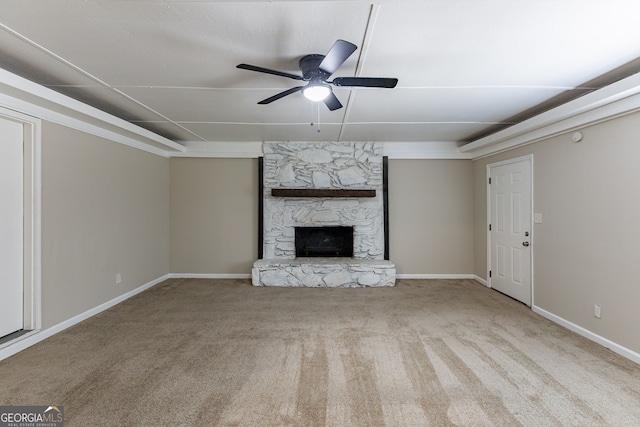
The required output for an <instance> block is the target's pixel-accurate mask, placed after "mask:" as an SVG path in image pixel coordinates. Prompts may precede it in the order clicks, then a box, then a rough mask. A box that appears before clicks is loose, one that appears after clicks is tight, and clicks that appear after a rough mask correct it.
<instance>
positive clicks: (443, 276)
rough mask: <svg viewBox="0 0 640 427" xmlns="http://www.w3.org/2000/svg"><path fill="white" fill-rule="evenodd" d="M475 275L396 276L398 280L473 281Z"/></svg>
mask: <svg viewBox="0 0 640 427" xmlns="http://www.w3.org/2000/svg"><path fill="white" fill-rule="evenodd" d="M476 277H477V276H476V275H475V274H396V278H398V279H475V278H476Z"/></svg>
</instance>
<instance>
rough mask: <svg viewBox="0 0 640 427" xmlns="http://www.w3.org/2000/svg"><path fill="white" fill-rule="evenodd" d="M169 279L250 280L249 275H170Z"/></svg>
mask: <svg viewBox="0 0 640 427" xmlns="http://www.w3.org/2000/svg"><path fill="white" fill-rule="evenodd" d="M169 277H170V278H172V279H251V274H250V273H242V274H200V273H171V274H169Z"/></svg>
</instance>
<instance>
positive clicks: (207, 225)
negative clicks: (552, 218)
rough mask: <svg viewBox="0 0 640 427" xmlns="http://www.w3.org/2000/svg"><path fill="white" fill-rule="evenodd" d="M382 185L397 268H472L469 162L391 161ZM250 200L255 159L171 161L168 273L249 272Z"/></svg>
mask: <svg viewBox="0 0 640 427" xmlns="http://www.w3.org/2000/svg"><path fill="white" fill-rule="evenodd" d="M389 187H390V188H389V194H390V196H389V202H390V203H389V204H390V212H389V217H390V221H391V224H390V227H389V228H390V230H391V231H390V253H391V259H392V260H393V261H394V262H395V263H396V264H397V268H398V273H400V274H471V273H473V245H472V242H473V164H472V162H471V161H470V160H427V161H425V160H392V161H390V164H389ZM257 198H258V163H257V160H255V159H202V158H200V159H198V158H195V159H194V158H191V159H188V158H173V159H171V272H172V273H178V274H179V273H183V274H249V273H250V272H251V266H252V264H253V262H254V261H255V260H256V259H257V256H258V251H257V243H258V237H257V235H258V226H257V221H258V202H257Z"/></svg>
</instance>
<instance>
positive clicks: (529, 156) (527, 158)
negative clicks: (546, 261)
mask: <svg viewBox="0 0 640 427" xmlns="http://www.w3.org/2000/svg"><path fill="white" fill-rule="evenodd" d="M522 161H529V164H530V166H531V171H530V172H531V173H530V177H531V192H530V194H531V200H530V201H529V203H530V206H531V216H530V218H531V223H530V224H529V230H531V231H530V233H531V236H530V239H529V242H531V250H530V251H529V263H530V264H531V268H530V269H529V270H530V273H529V275H530V277H529V280H530V283H531V307H533V305H534V299H533V297H534V295H535V293H534V292H533V287H534V282H533V249H534V247H535V243H534V239H535V232H534V229H533V218H534V209H533V199H534V197H533V154H527V155H525V156H520V157H515V158H513V159H508V160H503V161H500V162H495V163H489V164H488V165H487V171H486V177H485V182H486V185H487V223H486V230H487V286H488V287H489V288H491V287H492V286H491V276H490V275H489V272H490V271H491V255H492V254H491V230H489V224H490V223H491V185H490V184H489V177H490V176H491V168H494V167H499V166H504V165H508V164H510V163H517V162H522Z"/></svg>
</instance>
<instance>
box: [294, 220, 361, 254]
mask: <svg viewBox="0 0 640 427" xmlns="http://www.w3.org/2000/svg"><path fill="white" fill-rule="evenodd" d="M295 242H296V257H338V258H342V257H346V258H353V227H347V226H339V227H295Z"/></svg>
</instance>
